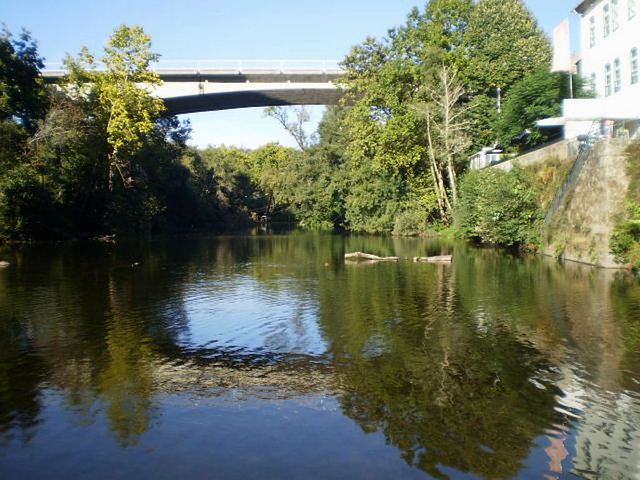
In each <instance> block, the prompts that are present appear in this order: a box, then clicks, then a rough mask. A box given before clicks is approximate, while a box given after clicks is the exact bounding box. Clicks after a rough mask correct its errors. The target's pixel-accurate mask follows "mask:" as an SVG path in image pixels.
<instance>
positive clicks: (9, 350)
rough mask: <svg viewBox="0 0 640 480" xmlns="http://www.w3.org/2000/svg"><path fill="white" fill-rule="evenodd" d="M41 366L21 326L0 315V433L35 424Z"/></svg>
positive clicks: (42, 371) (31, 342)
mask: <svg viewBox="0 0 640 480" xmlns="http://www.w3.org/2000/svg"><path fill="white" fill-rule="evenodd" d="M44 367H45V366H44V365H43V364H42V362H41V360H40V359H39V358H38V356H36V355H35V348H34V345H33V341H32V339H31V338H29V335H28V333H27V332H26V331H25V330H24V328H23V325H21V324H20V323H19V322H17V321H15V319H13V318H11V317H5V316H0V434H2V433H4V432H6V431H8V430H10V429H12V428H16V427H17V428H19V429H22V430H24V431H27V430H28V429H29V428H30V427H33V426H35V425H36V424H37V421H38V415H39V414H40V408H41V406H40V388H39V387H40V382H41V381H42V380H43V379H44V378H45V377H46V369H45V368H44Z"/></svg>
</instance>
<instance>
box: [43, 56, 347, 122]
mask: <svg viewBox="0 0 640 480" xmlns="http://www.w3.org/2000/svg"><path fill="white" fill-rule="evenodd" d="M99 69H100V67H99V66H98V70H99ZM153 70H154V71H155V72H156V73H158V75H159V76H160V78H161V79H162V85H160V86H158V87H155V88H154V90H153V93H154V95H157V96H158V97H160V98H162V99H163V100H164V102H165V104H166V105H167V109H168V111H169V112H170V113H172V114H175V115H179V114H185V113H196V112H207V111H216V110H229V109H234V108H250V107H269V106H282V105H337V104H338V102H339V101H340V99H341V98H342V95H343V90H342V89H341V88H340V87H339V80H340V78H342V76H343V75H344V73H345V72H344V71H343V70H341V69H340V68H339V67H338V63H337V62H336V61H327V60H178V61H160V62H158V63H156V64H154V65H153ZM42 75H43V77H44V79H45V81H47V82H50V83H54V82H56V81H58V80H60V79H61V78H62V77H63V76H64V75H65V70H64V68H63V65H62V64H60V63H47V64H45V68H44V69H43V71H42Z"/></svg>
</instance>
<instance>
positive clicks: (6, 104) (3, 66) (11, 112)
mask: <svg viewBox="0 0 640 480" xmlns="http://www.w3.org/2000/svg"><path fill="white" fill-rule="evenodd" d="M43 66H44V65H43V63H42V58H41V57H40V55H38V45H37V43H36V41H35V40H34V39H33V38H31V35H30V34H29V32H27V31H26V30H23V31H22V32H21V33H20V35H19V36H18V38H17V39H16V38H14V37H13V36H12V35H11V33H10V32H9V31H8V30H6V29H3V30H2V32H1V33H0V121H3V122H4V121H16V120H17V123H18V124H19V125H20V126H22V127H24V128H25V129H26V130H27V132H28V133H33V132H34V131H35V128H36V124H37V121H38V120H39V119H41V118H43V117H44V115H45V113H46V111H47V94H46V90H45V88H44V81H43V80H42V76H41V75H40V69H41V68H42V67H43Z"/></svg>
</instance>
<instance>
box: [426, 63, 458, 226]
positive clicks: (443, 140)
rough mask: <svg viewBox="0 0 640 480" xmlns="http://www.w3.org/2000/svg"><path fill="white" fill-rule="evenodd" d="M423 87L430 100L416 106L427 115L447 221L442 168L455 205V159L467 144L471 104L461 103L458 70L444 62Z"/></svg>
mask: <svg viewBox="0 0 640 480" xmlns="http://www.w3.org/2000/svg"><path fill="white" fill-rule="evenodd" d="M426 90H427V94H428V97H429V100H430V103H421V104H418V105H417V108H418V110H419V111H420V112H421V113H422V114H423V115H424V116H425V118H426V123H427V124H426V131H427V148H428V152H429V155H428V156H429V161H430V167H431V168H430V169H431V174H432V177H433V180H434V185H435V190H436V195H437V198H438V207H439V208H440V210H441V216H442V218H443V219H445V220H446V219H447V213H446V212H447V210H448V209H451V206H452V202H451V201H450V200H449V195H448V193H447V190H446V189H445V188H444V181H443V177H444V175H443V170H446V178H447V181H448V185H449V188H450V191H451V196H452V198H453V205H454V206H455V205H456V204H457V203H458V178H457V177H458V176H457V173H456V170H457V167H456V160H458V158H459V156H460V155H461V154H463V153H464V152H465V151H466V149H467V148H468V146H469V143H470V142H469V139H468V136H467V134H466V128H467V126H468V124H469V122H468V121H467V120H466V119H465V114H466V112H467V111H468V110H469V108H470V106H469V105H468V104H467V105H461V99H462V97H463V95H464V90H463V88H462V85H461V84H460V83H459V81H458V79H457V72H456V71H455V70H454V69H452V68H451V67H448V66H446V65H443V66H442V68H441V70H440V72H439V73H438V75H437V80H436V83H435V85H427V86H426ZM445 207H446V209H447V210H445Z"/></svg>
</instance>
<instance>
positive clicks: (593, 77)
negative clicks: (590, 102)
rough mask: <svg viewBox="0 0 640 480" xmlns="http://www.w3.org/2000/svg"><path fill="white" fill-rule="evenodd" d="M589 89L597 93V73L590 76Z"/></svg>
mask: <svg viewBox="0 0 640 480" xmlns="http://www.w3.org/2000/svg"><path fill="white" fill-rule="evenodd" d="M589 88H590V89H591V91H592V92H593V93H595V92H596V88H597V85H596V74H595V73H592V74H591V75H590V76H589Z"/></svg>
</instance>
